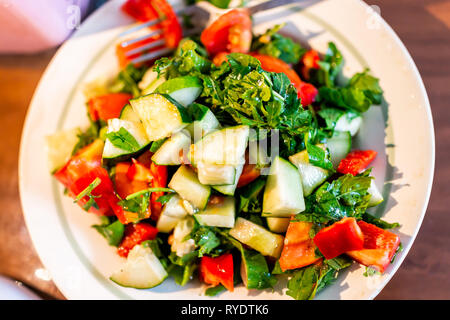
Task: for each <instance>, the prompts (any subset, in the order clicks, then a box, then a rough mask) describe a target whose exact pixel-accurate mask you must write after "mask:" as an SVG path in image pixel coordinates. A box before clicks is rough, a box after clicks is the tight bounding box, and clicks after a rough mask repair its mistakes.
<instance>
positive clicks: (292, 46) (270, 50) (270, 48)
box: [252, 23, 306, 63]
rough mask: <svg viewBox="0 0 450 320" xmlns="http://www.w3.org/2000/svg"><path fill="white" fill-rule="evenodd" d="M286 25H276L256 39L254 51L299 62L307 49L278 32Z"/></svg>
mask: <svg viewBox="0 0 450 320" xmlns="http://www.w3.org/2000/svg"><path fill="white" fill-rule="evenodd" d="M284 26H285V23H283V24H281V25H276V26H275V27H273V28H272V29H268V30H267V31H266V32H265V33H264V34H262V35H260V36H259V37H257V38H256V39H254V40H253V43H252V51H257V52H259V53H261V54H266V55H269V56H272V57H275V58H278V59H281V60H283V61H284V62H286V63H298V61H299V60H300V58H301V56H302V55H303V54H304V53H305V52H306V50H305V49H304V48H302V47H301V46H300V45H299V44H298V43H296V42H294V41H292V39H291V38H288V37H284V36H282V35H281V34H279V33H278V31H279V30H280V29H281V28H283V27H284Z"/></svg>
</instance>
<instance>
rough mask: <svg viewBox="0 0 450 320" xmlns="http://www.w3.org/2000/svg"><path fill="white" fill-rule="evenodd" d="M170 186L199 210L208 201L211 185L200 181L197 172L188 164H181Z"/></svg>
mask: <svg viewBox="0 0 450 320" xmlns="http://www.w3.org/2000/svg"><path fill="white" fill-rule="evenodd" d="M169 188H172V189H173V190H175V191H176V192H177V193H178V194H179V195H180V196H181V198H183V199H184V200H187V201H189V202H190V203H191V204H192V205H193V206H195V207H196V208H197V209H199V210H203V209H204V208H205V207H206V204H207V203H208V199H209V196H210V194H211V187H210V186H205V185H203V184H201V183H200V181H198V177H197V174H196V173H195V172H194V171H193V170H192V169H190V168H189V167H187V166H180V167H179V168H178V170H177V171H176V172H175V174H174V175H173V177H172V180H170V182H169Z"/></svg>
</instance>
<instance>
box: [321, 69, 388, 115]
mask: <svg viewBox="0 0 450 320" xmlns="http://www.w3.org/2000/svg"><path fill="white" fill-rule="evenodd" d="M378 81H379V80H378V79H377V78H375V77H373V76H371V75H369V74H368V69H366V70H364V72H362V73H357V74H355V75H354V76H353V77H352V78H351V79H350V81H349V83H348V84H347V86H345V87H343V88H331V87H321V88H319V95H320V100H322V101H324V102H325V103H327V104H330V105H333V106H336V107H340V108H344V109H348V110H351V111H356V112H366V111H367V110H368V109H369V108H370V106H371V105H372V104H380V103H381V99H382V96H383V90H382V89H381V87H380V86H379V83H378Z"/></svg>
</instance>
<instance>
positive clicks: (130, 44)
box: [119, 0, 301, 64]
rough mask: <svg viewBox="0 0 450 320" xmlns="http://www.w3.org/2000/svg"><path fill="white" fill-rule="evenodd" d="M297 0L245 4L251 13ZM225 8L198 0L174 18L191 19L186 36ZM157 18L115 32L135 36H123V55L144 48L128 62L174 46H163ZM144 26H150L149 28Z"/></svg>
mask: <svg viewBox="0 0 450 320" xmlns="http://www.w3.org/2000/svg"><path fill="white" fill-rule="evenodd" d="M300 1H301V0H270V1H266V2H262V3H259V4H257V5H254V6H252V7H248V8H247V10H248V11H249V12H250V15H252V16H253V15H255V14H256V13H258V12H262V11H266V10H269V9H273V8H276V7H280V6H283V5H286V4H290V3H294V2H300ZM229 10H231V9H219V8H217V7H215V6H214V5H212V4H211V3H209V2H207V1H201V2H198V3H196V4H194V5H190V6H187V7H184V8H181V9H180V10H176V11H175V13H176V15H177V16H178V18H181V17H183V16H187V17H189V18H190V20H191V21H195V28H192V29H188V30H183V36H184V37H187V36H189V35H193V34H196V33H198V32H200V31H201V30H203V29H204V28H205V27H206V26H208V25H209V24H211V23H212V22H213V21H214V20H216V19H217V18H218V17H219V16H221V15H222V14H224V13H226V12H228V11H229ZM161 22H162V20H161V19H154V20H150V21H148V22H145V23H142V24H139V25H137V26H135V27H132V28H130V29H128V30H126V31H124V32H123V33H121V34H120V35H119V37H128V36H130V35H132V34H134V35H135V36H136V37H135V38H133V39H131V40H125V41H123V42H122V43H121V44H120V45H121V46H122V48H123V49H124V50H125V51H126V56H127V57H131V56H133V55H138V54H140V53H144V52H145V53H144V54H142V55H139V56H137V57H136V58H134V59H131V61H130V62H131V63H133V64H138V63H142V62H145V61H150V60H153V59H156V58H159V57H162V56H164V55H167V54H169V53H171V52H172V51H173V50H174V49H172V48H168V47H166V46H165V45H166V43H165V40H164V37H162V35H163V32H164V30H163V29H161V28H158V24H159V23H161ZM148 28H150V30H149V29H148ZM149 31H150V32H149ZM140 42H142V45H136V44H138V43H140ZM127 48H129V50H127Z"/></svg>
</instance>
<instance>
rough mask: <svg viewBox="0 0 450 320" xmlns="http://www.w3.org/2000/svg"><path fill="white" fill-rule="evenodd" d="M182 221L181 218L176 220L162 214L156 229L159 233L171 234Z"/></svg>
mask: <svg viewBox="0 0 450 320" xmlns="http://www.w3.org/2000/svg"><path fill="white" fill-rule="evenodd" d="M180 221H181V219H180V218H174V217H171V216H168V215H166V214H163V213H162V212H161V215H160V216H159V218H158V222H157V223H156V228H157V229H158V232H163V233H170V232H172V230H173V229H174V228H175V226H176V225H177V223H178V222H180Z"/></svg>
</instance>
